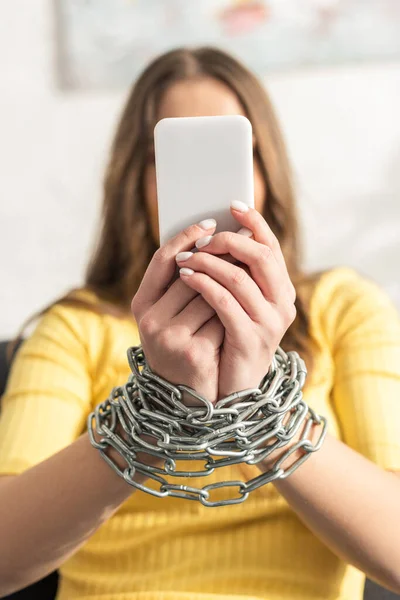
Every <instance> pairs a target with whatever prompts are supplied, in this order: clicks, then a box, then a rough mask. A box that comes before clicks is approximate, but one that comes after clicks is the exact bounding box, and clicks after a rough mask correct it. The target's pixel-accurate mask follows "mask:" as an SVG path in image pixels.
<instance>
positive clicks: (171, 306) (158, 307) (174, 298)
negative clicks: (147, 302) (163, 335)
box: [151, 270, 200, 324]
mask: <svg viewBox="0 0 400 600" xmlns="http://www.w3.org/2000/svg"><path fill="white" fill-rule="evenodd" d="M196 296H197V297H199V298H200V296H199V294H198V293H197V292H196V291H195V290H192V289H190V288H188V286H187V285H185V284H184V283H183V281H182V280H181V278H180V277H179V270H178V279H177V280H176V281H174V283H173V284H172V285H171V286H170V287H169V288H168V289H167V291H166V292H165V293H164V295H163V296H162V297H161V298H160V299H159V300H157V302H156V303H155V304H153V306H152V308H151V310H152V314H153V318H154V320H156V321H157V323H160V324H162V323H167V322H168V321H170V320H171V319H173V318H175V317H176V316H177V315H179V314H180V313H181V312H182V311H183V310H184V309H185V307H186V306H188V305H189V304H190V303H191V302H192V300H193V299H194V298H196Z"/></svg>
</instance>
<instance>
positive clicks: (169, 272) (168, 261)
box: [132, 219, 216, 317]
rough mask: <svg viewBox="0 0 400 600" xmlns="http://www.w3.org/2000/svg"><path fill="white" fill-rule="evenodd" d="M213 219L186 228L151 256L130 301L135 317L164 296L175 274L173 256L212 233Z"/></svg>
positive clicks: (214, 225)
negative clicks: (205, 234)
mask: <svg viewBox="0 0 400 600" xmlns="http://www.w3.org/2000/svg"><path fill="white" fill-rule="evenodd" d="M215 227H216V222H215V220H214V219H206V220H205V221H201V222H200V223H199V224H197V225H191V226H190V227H187V228H186V229H184V230H183V231H181V232H180V233H178V235H176V236H175V237H173V238H172V239H171V240H169V241H168V242H167V243H166V244H164V245H163V246H161V247H160V248H159V249H158V250H157V251H156V252H155V253H154V255H153V258H152V260H151V261H150V264H149V266H148V267H147V270H146V273H145V274H144V277H143V279H142V282H141V284H140V287H139V289H138V291H137V293H136V295H135V297H134V299H133V300H132V311H133V313H134V315H135V316H136V317H140V315H141V314H142V313H143V312H144V311H145V310H146V309H147V308H149V307H150V306H152V305H153V304H155V302H157V300H159V299H160V298H161V296H162V295H163V294H164V292H165V290H166V288H167V286H168V284H169V282H170V281H171V279H172V277H173V276H174V273H175V266H176V263H175V256H176V255H177V254H178V252H182V251H185V250H189V249H190V248H193V246H194V244H195V242H196V240H198V239H199V238H200V237H202V236H204V233H205V232H207V233H212V232H213V231H214V230H215Z"/></svg>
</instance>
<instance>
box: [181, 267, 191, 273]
mask: <svg viewBox="0 0 400 600" xmlns="http://www.w3.org/2000/svg"><path fill="white" fill-rule="evenodd" d="M179 273H180V275H193V273H194V271H193V269H188V268H187V267H183V268H182V269H179Z"/></svg>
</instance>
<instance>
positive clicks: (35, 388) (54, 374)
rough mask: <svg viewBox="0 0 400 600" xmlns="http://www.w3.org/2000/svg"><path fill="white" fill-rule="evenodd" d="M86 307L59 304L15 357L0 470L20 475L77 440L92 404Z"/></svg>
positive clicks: (1, 418) (0, 423) (0, 434)
mask: <svg viewBox="0 0 400 600" xmlns="http://www.w3.org/2000/svg"><path fill="white" fill-rule="evenodd" d="M82 312H83V311H77V310H76V309H75V310H71V309H70V308H68V307H65V306H64V307H63V306H61V305H57V306H55V307H53V308H52V309H51V310H50V311H49V312H48V313H47V314H46V315H45V316H44V317H43V318H42V319H41V321H40V323H39V325H38V327H37V328H36V330H35V332H34V333H33V334H32V336H31V337H30V338H29V339H28V340H27V341H26V342H25V343H24V344H23V345H22V347H21V349H20V350H19V352H18V354H17V356H16V358H15V360H14V361H13V365H12V369H11V373H10V377H9V380H8V385H7V389H6V392H5V395H4V396H3V398H2V400H1V415H0V473H2V474H5V473H8V474H11V473H13V474H17V473H20V472H22V471H24V470H25V469H27V468H29V467H31V466H33V465H35V464H37V463H39V462H41V461H42V460H44V459H46V458H48V457H49V456H51V455H52V454H54V453H55V452H57V451H58V450H60V449H62V448H63V447H65V446H67V445H68V444H70V443H71V442H72V441H74V440H75V439H76V438H77V437H78V436H79V435H80V434H81V432H82V431H83V430H84V427H85V420H86V416H87V414H88V413H89V411H90V403H91V374H90V367H89V360H88V353H87V349H86V344H87V342H86V341H85V339H84V336H85V334H84V331H83V330H82V325H81V315H82Z"/></svg>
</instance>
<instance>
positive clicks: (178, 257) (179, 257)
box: [175, 252, 193, 262]
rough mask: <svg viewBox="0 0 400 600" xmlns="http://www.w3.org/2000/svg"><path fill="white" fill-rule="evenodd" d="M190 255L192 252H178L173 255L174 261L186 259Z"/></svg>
mask: <svg viewBox="0 0 400 600" xmlns="http://www.w3.org/2000/svg"><path fill="white" fill-rule="evenodd" d="M191 256H193V252H179V253H178V254H177V255H176V256H175V260H176V262H183V261H184V260H188V259H189V258H190V257H191Z"/></svg>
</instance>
